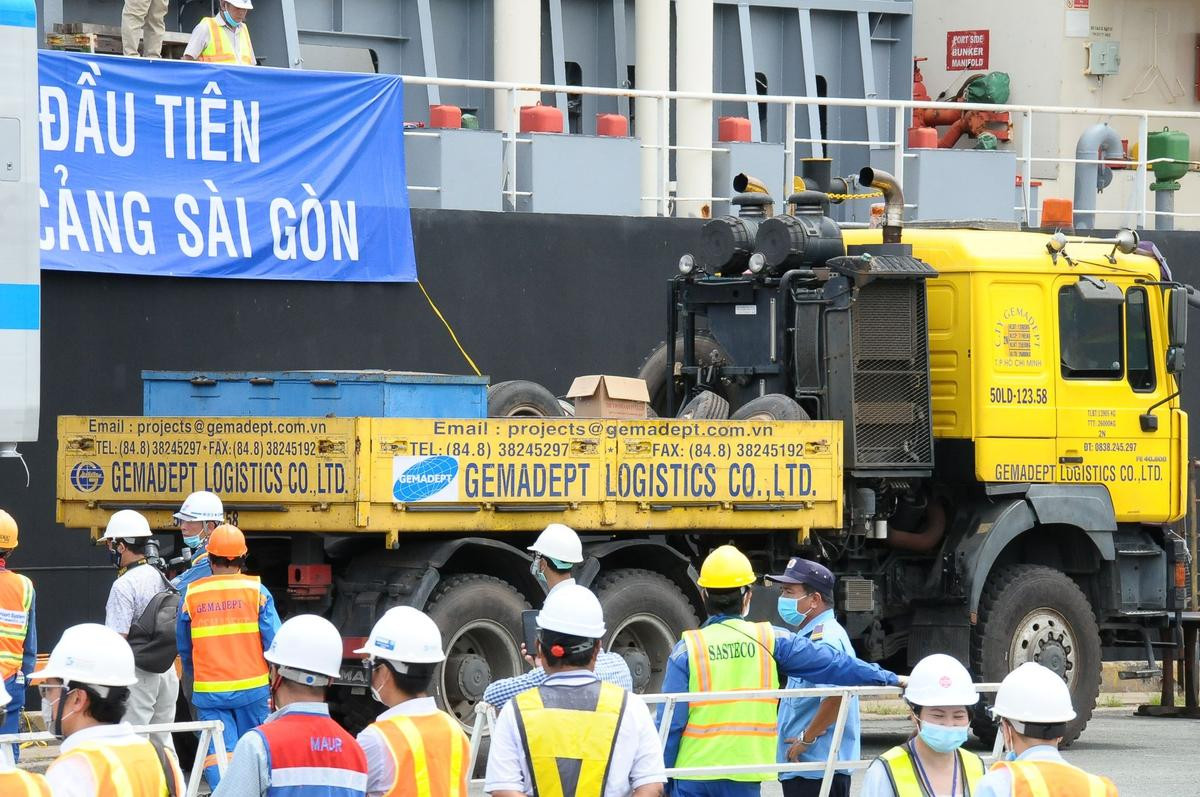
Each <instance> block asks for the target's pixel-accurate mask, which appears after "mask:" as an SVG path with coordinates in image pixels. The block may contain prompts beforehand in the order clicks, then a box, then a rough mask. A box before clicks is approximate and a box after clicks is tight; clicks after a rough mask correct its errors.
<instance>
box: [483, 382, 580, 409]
mask: <svg viewBox="0 0 1200 797" xmlns="http://www.w3.org/2000/svg"><path fill="white" fill-rule="evenodd" d="M487 405H488V406H487V409H488V417H489V418H561V417H562V416H563V415H565V414H566V413H564V412H563V408H562V406H561V405H560V404H559V403H558V398H557V397H556V396H555V395H554V394H553V393H551V392H550V391H549V390H547V389H546V388H544V387H542V386H541V385H539V384H538V383H537V382H530V381H528V380H526V379H514V380H512V381H509V382H500V383H499V384H496V385H492V386H491V387H489V388H488V392H487Z"/></svg>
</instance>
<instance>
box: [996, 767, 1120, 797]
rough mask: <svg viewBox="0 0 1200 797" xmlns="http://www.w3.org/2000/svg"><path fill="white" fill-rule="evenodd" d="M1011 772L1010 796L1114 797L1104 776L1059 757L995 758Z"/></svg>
mask: <svg viewBox="0 0 1200 797" xmlns="http://www.w3.org/2000/svg"><path fill="white" fill-rule="evenodd" d="M999 767H1003V768H1005V769H1007V770H1008V771H1009V772H1011V773H1012V779H1013V790H1012V793H1013V797H1117V787H1116V785H1114V784H1113V782H1112V781H1111V780H1109V779H1108V778H1102V777H1100V776H1098V775H1092V774H1091V773H1088V772H1084V771H1083V770H1082V769H1080V768H1079V767H1075V766H1071V765H1070V764H1068V763H1066V762H1063V761H997V762H996V764H995V767H993V768H999Z"/></svg>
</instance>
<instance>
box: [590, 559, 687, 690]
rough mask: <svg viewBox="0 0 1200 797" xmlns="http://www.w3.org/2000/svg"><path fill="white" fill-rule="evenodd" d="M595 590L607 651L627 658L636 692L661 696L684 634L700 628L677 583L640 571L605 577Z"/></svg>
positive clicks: (625, 569)
mask: <svg viewBox="0 0 1200 797" xmlns="http://www.w3.org/2000/svg"><path fill="white" fill-rule="evenodd" d="M593 588H594V589H595V591H596V595H597V597H599V598H600V605H601V606H603V607H604V625H605V627H606V628H607V629H608V636H607V638H606V643H607V647H606V649H607V650H610V651H612V652H613V653H617V654H619V655H621V656H623V657H624V658H625V661H626V663H627V664H629V672H630V674H631V675H632V676H633V690H634V691H635V692H639V693H640V692H651V693H653V692H658V691H659V689H660V688H661V687H662V681H663V676H664V675H665V674H666V671H667V659H668V657H670V655H671V650H672V649H673V648H674V647H675V643H676V642H677V641H679V638H680V637H681V636H682V634H683V632H684V631H686V630H688V629H690V628H695V627H696V626H697V625H699V621H698V620H697V619H696V613H695V612H694V611H693V610H692V604H691V603H690V602H689V601H688V599H687V598H686V597H684V594H683V592H681V591H680V589H679V587H678V586H677V585H676V584H675V582H674V581H671V579H669V578H667V577H666V576H664V575H661V574H659V573H654V572H651V571H649V570H642V569H640V568H622V569H620V570H612V571H609V572H607V573H603V574H601V576H600V578H599V579H597V580H596V583H595V585H594V586H593Z"/></svg>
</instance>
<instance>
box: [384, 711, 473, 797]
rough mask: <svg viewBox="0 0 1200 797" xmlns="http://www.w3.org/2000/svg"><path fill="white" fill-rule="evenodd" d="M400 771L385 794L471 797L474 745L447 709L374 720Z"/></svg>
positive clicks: (396, 771)
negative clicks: (469, 768) (469, 785)
mask: <svg viewBox="0 0 1200 797" xmlns="http://www.w3.org/2000/svg"><path fill="white" fill-rule="evenodd" d="M370 727H372V728H374V729H375V730H377V731H379V734H380V735H381V736H382V737H383V740H384V742H385V743H386V745H387V750H388V755H390V756H391V757H392V768H393V770H394V771H395V773H396V776H395V778H394V779H393V780H392V783H391V785H389V786H388V788H387V791H385V792H384V797H400V796H401V795H405V797H409V796H410V795H411V796H413V797H467V775H468V772H467V763H468V762H469V761H470V759H471V749H470V748H471V746H470V743H469V742H468V741H467V735H466V734H465V733H463V729H462V726H460V725H459V724H458V721H457V720H455V719H454V718H453V717H451V716H450V715H449V714H446V713H445V712H443V711H437V712H434V713H433V714H416V715H400V716H396V717H388V718H387V719H384V720H378V721H376V722H373V723H371V726H370Z"/></svg>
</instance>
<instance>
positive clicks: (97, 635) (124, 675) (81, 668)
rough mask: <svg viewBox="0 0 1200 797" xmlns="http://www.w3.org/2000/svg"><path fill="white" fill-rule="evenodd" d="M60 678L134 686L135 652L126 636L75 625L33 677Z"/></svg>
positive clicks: (89, 626)
mask: <svg viewBox="0 0 1200 797" xmlns="http://www.w3.org/2000/svg"><path fill="white" fill-rule="evenodd" d="M47 678H59V679H61V680H62V681H63V683H67V682H68V681H71V682H74V683H79V684H88V685H89V686H133V685H134V684H135V683H137V675H136V674H135V673H134V671H133V650H132V649H131V648H130V647H129V643H128V642H126V641H125V637H123V636H121V635H120V634H118V633H117V632H116V631H114V630H112V629H111V628H107V627H105V626H102V625H99V624H98V623H83V624H81V625H73V626H71V627H70V628H68V629H67V630H66V631H63V635H62V639H60V640H58V644H57V645H55V646H54V650H52V651H50V660H49V661H48V662H46V666H45V667H44V668H42V669H41V670H38V671H37V672H35V673H34V674H33V675H32V676H30V679H31V680H34V681H44V680H46V679H47Z"/></svg>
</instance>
